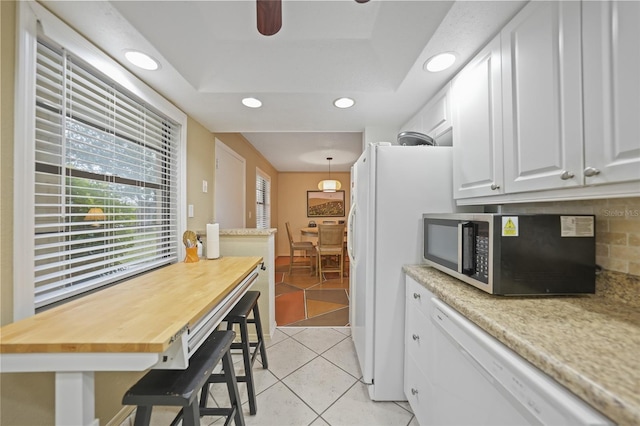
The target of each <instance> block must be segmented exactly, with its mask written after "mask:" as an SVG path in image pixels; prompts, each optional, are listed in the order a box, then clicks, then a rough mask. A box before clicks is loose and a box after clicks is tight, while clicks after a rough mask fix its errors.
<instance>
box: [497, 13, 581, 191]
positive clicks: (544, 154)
mask: <svg viewBox="0 0 640 426" xmlns="http://www.w3.org/2000/svg"><path fill="white" fill-rule="evenodd" d="M501 39H502V82H503V86H502V96H503V112H504V172H505V174H504V179H505V186H506V188H505V190H506V192H507V193H510V192H522V191H532V190H541V189H551V188H563V187H571V186H579V185H582V173H581V170H582V164H583V154H582V153H583V150H582V140H583V138H582V115H581V111H582V99H581V91H582V87H581V63H580V61H581V59H580V56H581V55H580V3H579V2H574V1H567V2H564V1H563V2H546V1H545V2H531V3H529V4H528V5H527V6H525V8H524V9H522V11H521V12H520V13H519V14H518V15H516V17H515V18H514V19H513V20H512V21H511V22H509V24H507V25H506V26H505V27H504V29H503V30H502V32H501Z"/></svg>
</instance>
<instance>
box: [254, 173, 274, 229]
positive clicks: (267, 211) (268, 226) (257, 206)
mask: <svg viewBox="0 0 640 426" xmlns="http://www.w3.org/2000/svg"><path fill="white" fill-rule="evenodd" d="M258 178H262V179H263V180H265V181H266V182H267V184H268V185H269V192H268V196H269V203H268V204H267V206H268V209H267V210H266V213H267V218H268V220H267V222H268V223H267V226H266V228H259V229H268V228H271V176H269V175H268V174H267V173H265V172H264V171H262V170H261V169H260V168H259V167H256V194H257V193H258V188H257V184H258ZM260 208H261V207H260V204H258V199H257V197H256V228H258V210H259V209H260Z"/></svg>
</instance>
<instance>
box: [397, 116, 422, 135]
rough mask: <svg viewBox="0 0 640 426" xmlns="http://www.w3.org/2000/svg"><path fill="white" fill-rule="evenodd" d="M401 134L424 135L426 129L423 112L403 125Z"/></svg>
mask: <svg viewBox="0 0 640 426" xmlns="http://www.w3.org/2000/svg"><path fill="white" fill-rule="evenodd" d="M400 132H419V133H424V127H423V126H422V110H421V111H419V112H418V113H417V114H416V115H414V116H413V117H411V119H410V120H409V121H407V122H406V123H405V124H403V125H402V127H400Z"/></svg>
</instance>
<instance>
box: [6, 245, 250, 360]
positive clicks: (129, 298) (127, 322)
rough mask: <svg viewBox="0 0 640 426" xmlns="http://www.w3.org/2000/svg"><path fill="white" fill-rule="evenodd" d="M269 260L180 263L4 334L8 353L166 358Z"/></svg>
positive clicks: (14, 325)
mask: <svg viewBox="0 0 640 426" xmlns="http://www.w3.org/2000/svg"><path fill="white" fill-rule="evenodd" d="M260 262H262V258H261V257H222V258H220V259H217V260H207V259H201V260H200V261H199V262H195V263H184V262H179V263H175V264H172V265H169V266H165V267H162V268H159V269H156V270H154V271H151V272H148V273H145V274H142V275H139V276H136V277H133V278H130V279H128V280H126V281H124V282H122V283H120V284H117V285H114V286H112V287H110V288H107V289H105V290H102V291H98V292H96V293H93V294H91V295H88V296H85V297H81V298H79V299H76V300H74V301H72V302H69V303H65V304H63V305H61V306H58V307H55V308H53V309H50V310H47V311H44V312H41V313H38V314H36V315H33V316H31V317H28V318H25V319H23V320H20V321H17V322H14V323H11V324H8V325H6V326H4V327H2V328H0V353H70V352H78V353H85V352H132V353H133V352H158V353H160V352H164V351H165V350H166V349H167V348H168V347H169V346H170V344H171V343H172V342H173V341H174V340H175V338H176V336H178V335H179V334H180V333H181V332H183V331H184V330H185V329H186V328H187V327H191V326H193V325H194V324H195V323H196V322H197V321H198V320H199V319H200V318H201V317H202V316H204V315H205V314H206V313H207V312H209V311H210V310H211V309H212V308H214V307H215V306H216V305H217V304H218V303H220V302H221V301H222V300H223V299H224V298H225V297H226V296H227V295H228V294H229V293H230V292H231V291H232V290H233V289H234V288H235V287H236V285H237V284H238V283H240V282H241V281H242V280H243V279H244V278H245V277H246V276H247V275H248V274H249V273H250V272H252V271H253V270H254V269H255V268H256V266H257V265H258V264H260Z"/></svg>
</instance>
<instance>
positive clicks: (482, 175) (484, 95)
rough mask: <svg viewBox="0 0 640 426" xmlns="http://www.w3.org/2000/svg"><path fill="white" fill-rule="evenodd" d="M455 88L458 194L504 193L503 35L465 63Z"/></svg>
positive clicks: (454, 182) (454, 147)
mask: <svg viewBox="0 0 640 426" xmlns="http://www.w3.org/2000/svg"><path fill="white" fill-rule="evenodd" d="M451 90H452V107H453V121H454V123H455V127H454V129H453V186H454V198H468V197H478V196H483V195H495V194H499V193H502V192H503V189H502V99H501V87H500V39H499V38H495V39H494V40H493V41H491V42H490V43H489V44H488V45H487V46H486V47H485V48H484V49H483V50H482V51H481V52H480V53H479V54H478V55H477V56H476V57H475V58H474V59H473V60H472V61H471V62H470V63H469V64H468V65H467V66H465V67H464V69H463V70H462V71H461V72H460V73H459V74H458V76H456V78H455V79H454V80H453V82H452V83H451Z"/></svg>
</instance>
